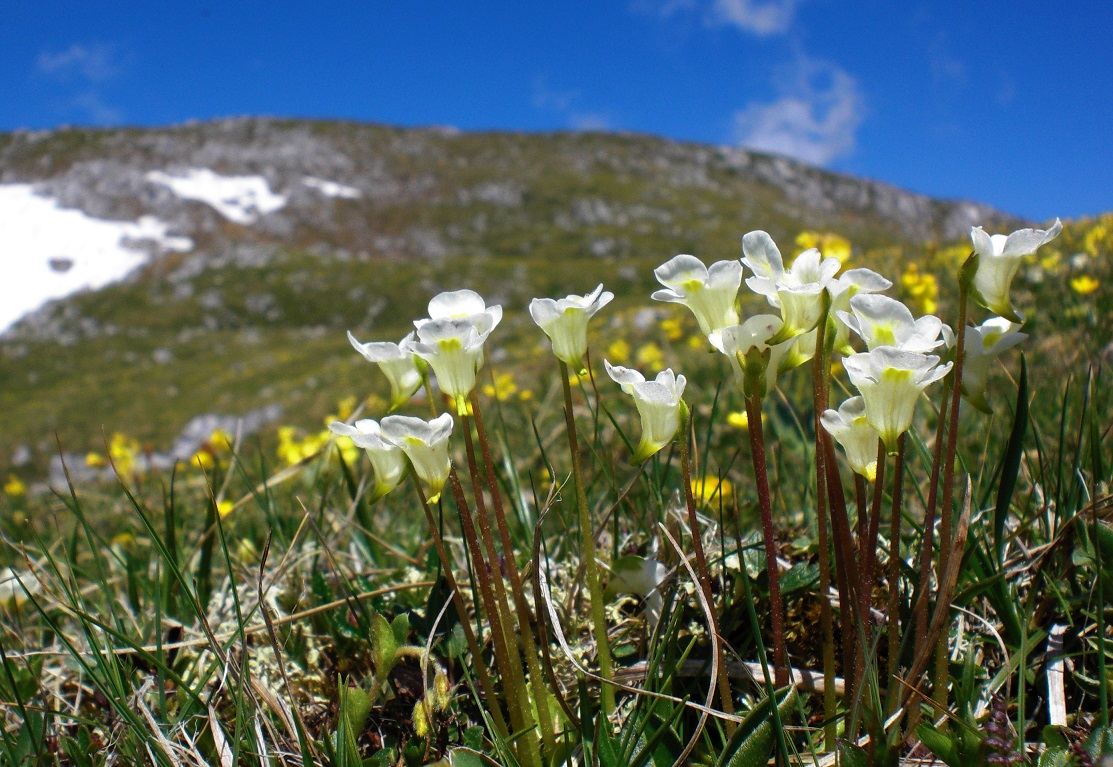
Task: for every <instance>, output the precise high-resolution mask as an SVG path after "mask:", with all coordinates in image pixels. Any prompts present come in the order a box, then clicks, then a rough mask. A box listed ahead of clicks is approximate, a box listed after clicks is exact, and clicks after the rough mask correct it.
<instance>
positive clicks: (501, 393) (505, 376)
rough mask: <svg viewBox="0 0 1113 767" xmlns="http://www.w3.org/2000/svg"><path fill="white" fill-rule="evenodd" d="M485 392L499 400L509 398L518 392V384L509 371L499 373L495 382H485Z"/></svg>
mask: <svg viewBox="0 0 1113 767" xmlns="http://www.w3.org/2000/svg"><path fill="white" fill-rule="evenodd" d="M483 393H484V394H486V395H487V396H488V397H494V398H495V399H498V400H507V399H510V398H511V397H513V396H514V395H515V394H517V393H518V384H517V382H516V381H515V380H514V376H512V375H510V374H509V373H499V374H497V375H496V376H495V380H494V383H493V384H490V383H488V384H484V385H483Z"/></svg>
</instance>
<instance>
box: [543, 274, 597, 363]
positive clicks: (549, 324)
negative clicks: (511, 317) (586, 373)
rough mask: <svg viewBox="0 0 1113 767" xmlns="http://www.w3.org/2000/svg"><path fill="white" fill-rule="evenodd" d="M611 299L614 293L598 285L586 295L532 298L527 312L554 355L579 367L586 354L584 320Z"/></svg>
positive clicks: (585, 323) (585, 322)
mask: <svg viewBox="0 0 1113 767" xmlns="http://www.w3.org/2000/svg"><path fill="white" fill-rule="evenodd" d="M612 299H614V293H611V292H610V291H609V290H608V291H604V290H603V286H602V285H599V287H597V288H595V290H593V291H591V292H590V293H588V294H587V295H586V296H565V297H564V298H561V299H557V300H554V299H552V298H535V299H533V300H532V301H530V302H529V315H530V316H531V317H533V321H534V322H536V323H537V326H538V327H539V328H541V329H542V330H543V331H545V335H547V336H548V337H549V340H550V341H551V342H552V344H553V354H555V355H556V358H557V359H558V360H560V361H561V362H564V363H566V364H568V365H571V366H572V367H573V368H574V369H576V370H579V369H580V368H581V367H582V366H583V363H582V360H583V357H584V354H585V353H587V321H588V320H589V319H591V317H592V316H593V315H594V314H595V313H596V312H597V311H599V310H600V309H602V308H603V307H604V306H606V305H607V304H609V303H610V302H611V300H612Z"/></svg>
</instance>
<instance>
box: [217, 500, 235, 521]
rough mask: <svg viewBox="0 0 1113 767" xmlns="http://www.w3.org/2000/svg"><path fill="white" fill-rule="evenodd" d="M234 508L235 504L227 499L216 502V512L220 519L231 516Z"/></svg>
mask: <svg viewBox="0 0 1113 767" xmlns="http://www.w3.org/2000/svg"><path fill="white" fill-rule="evenodd" d="M234 508H236V504H234V503H232V502H231V501H229V500H228V499H227V498H225V499H223V500H220V501H217V504H216V511H217V513H218V514H220V517H221V519H223V518H224V517H226V516H228V515H229V514H231V513H232V510H233V509H234Z"/></svg>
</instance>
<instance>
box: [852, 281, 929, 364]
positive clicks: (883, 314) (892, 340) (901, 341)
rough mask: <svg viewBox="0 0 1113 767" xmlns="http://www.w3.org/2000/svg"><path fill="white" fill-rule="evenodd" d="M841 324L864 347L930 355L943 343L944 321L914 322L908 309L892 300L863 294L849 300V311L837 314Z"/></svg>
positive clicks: (925, 320)
mask: <svg viewBox="0 0 1113 767" xmlns="http://www.w3.org/2000/svg"><path fill="white" fill-rule="evenodd" d="M838 317H839V319H840V320H842V322H843V324H844V325H846V326H847V327H848V328H850V329H851V330H853V331H854V332H855V333H857V334H858V335H859V336H861V337H862V340H864V341H865V342H866V347H867V348H869V349H876V348H877V347H879V346H893V347H896V348H897V349H901V350H902V351H906V352H930V351H931V350H932V349H936V348H938V347H939V346H940V345H941V344H942V343H943V340H942V339H941V338H939V333H940V331H941V330H942V329H943V321H942V320H941V319H939V318H938V317H936V316H934V315H931V314H929V315H926V316H924V317H920V318H919V319H913V317H912V312H911V311H909V309H908V307H907V306H905V305H904V304H902V303H901V302H900V301H897V300H896V299H895V298H889V297H888V296H882V295H877V294H870V293H863V294H860V295H857V296H854V298H852V299H850V311H849V312H838Z"/></svg>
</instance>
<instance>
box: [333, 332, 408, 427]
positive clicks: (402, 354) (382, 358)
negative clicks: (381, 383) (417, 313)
mask: <svg viewBox="0 0 1113 767" xmlns="http://www.w3.org/2000/svg"><path fill="white" fill-rule="evenodd" d="M413 340H414V334H413V333H410V334H409V335H407V336H406V337H405V338H403V339H402V341H401V343H397V344H395V343H391V342H390V341H369V342H367V343H360V342H359V341H357V340H356V337H355V336H353V335H352V334H351V332H349V333H348V341H350V342H351V344H352V346H353V347H355V350H356V351H357V352H359V353H360V354H362V355H363V357H364V359H366V360H367V361H368V362H374V363H375V364H376V365H378V366H379V370H381V371H383V375H385V376H386V378H387V380H388V381H390V409H391V410H396V409H397V408H399V407H401V406H402V405H404V404H405V403H406V402H408V401H409V399H410V397H412V396H413V393H414V392H415V391H417V390H418V389H420V388H421V384H422V381H423V380H424V377H425V374H424V368H425V363H424V361H423V360H420V358H416V357H415V356H414V352H413V348H412V347H411V344H412V343H413ZM419 364H420V367H419Z"/></svg>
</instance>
